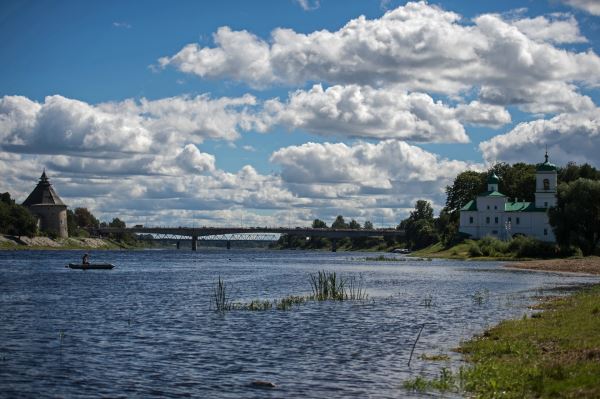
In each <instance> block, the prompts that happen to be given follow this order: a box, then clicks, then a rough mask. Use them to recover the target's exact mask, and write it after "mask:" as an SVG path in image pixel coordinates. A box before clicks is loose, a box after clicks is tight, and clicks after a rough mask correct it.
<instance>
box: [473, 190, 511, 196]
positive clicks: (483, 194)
mask: <svg viewBox="0 0 600 399" xmlns="http://www.w3.org/2000/svg"><path fill="white" fill-rule="evenodd" d="M478 197H506V195H504V194H502V193H501V192H498V191H486V192H484V193H481V194H479V195H478Z"/></svg>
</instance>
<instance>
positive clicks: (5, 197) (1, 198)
mask: <svg viewBox="0 0 600 399" xmlns="http://www.w3.org/2000/svg"><path fill="white" fill-rule="evenodd" d="M0 202H2V203H3V204H6V205H12V204H14V203H15V200H14V199H12V198H10V193H8V192H6V193H2V194H0Z"/></svg>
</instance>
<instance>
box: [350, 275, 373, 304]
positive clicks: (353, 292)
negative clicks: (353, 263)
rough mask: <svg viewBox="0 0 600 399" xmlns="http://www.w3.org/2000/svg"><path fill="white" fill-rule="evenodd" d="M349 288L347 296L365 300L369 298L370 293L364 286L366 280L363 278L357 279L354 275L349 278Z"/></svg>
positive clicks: (352, 298)
mask: <svg viewBox="0 0 600 399" xmlns="http://www.w3.org/2000/svg"><path fill="white" fill-rule="evenodd" d="M347 283H348V289H347V290H346V298H345V299H350V300H353V301H354V300H363V299H367V297H368V295H367V292H366V290H365V289H364V287H363V284H364V281H363V279H362V276H361V278H359V279H357V278H356V277H354V276H352V277H350V278H349V279H348V281H347Z"/></svg>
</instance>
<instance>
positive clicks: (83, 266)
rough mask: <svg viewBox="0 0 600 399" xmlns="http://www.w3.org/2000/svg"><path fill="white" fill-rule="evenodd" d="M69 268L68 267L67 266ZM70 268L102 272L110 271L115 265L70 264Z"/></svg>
mask: <svg viewBox="0 0 600 399" xmlns="http://www.w3.org/2000/svg"><path fill="white" fill-rule="evenodd" d="M65 267H67V266H65ZM68 267H69V268H71V269H80V270H88V269H102V270H110V269H112V268H113V267H115V266H114V265H111V264H110V263H87V264H83V263H69V266H68Z"/></svg>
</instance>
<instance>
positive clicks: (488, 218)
mask: <svg viewBox="0 0 600 399" xmlns="http://www.w3.org/2000/svg"><path fill="white" fill-rule="evenodd" d="M485 223H486V224H490V217H489V216H486V217H485Z"/></svg>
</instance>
